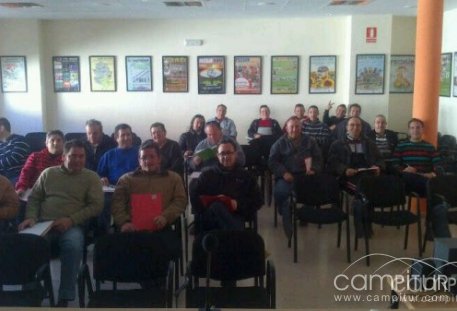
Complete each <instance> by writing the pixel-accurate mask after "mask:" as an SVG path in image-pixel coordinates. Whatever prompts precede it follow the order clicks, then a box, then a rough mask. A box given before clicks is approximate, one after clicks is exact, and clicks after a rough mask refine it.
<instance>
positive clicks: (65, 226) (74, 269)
mask: <svg viewBox="0 0 457 311" xmlns="http://www.w3.org/2000/svg"><path fill="white" fill-rule="evenodd" d="M85 163H86V153H85V149H84V144H83V143H82V142H81V141H79V140H71V141H69V142H67V143H65V146H64V152H63V165H62V166H54V167H50V168H47V169H46V170H44V171H43V172H42V173H41V175H40V177H39V178H38V180H37V181H36V183H35V185H34V186H33V188H32V194H31V195H30V197H29V199H28V202H27V212H26V219H25V220H24V221H23V222H22V223H21V224H19V230H23V229H25V228H27V227H32V226H33V225H35V223H37V222H39V221H46V220H53V223H52V226H51V230H50V231H49V232H48V233H47V234H46V236H45V237H46V238H47V239H49V240H50V242H51V245H53V244H54V243H56V244H58V246H59V256H60V260H61V271H60V288H59V301H58V306H59V307H66V306H67V305H68V301H70V300H74V299H75V285H76V277H77V273H78V269H79V266H80V263H81V260H82V256H83V249H84V230H83V228H82V225H83V224H84V223H85V222H86V221H87V220H88V219H90V218H92V217H95V216H97V215H98V214H99V213H100V212H101V211H102V208H103V190H102V185H101V183H100V179H99V178H98V175H97V174H96V173H95V172H92V171H90V170H88V169H86V168H84V166H85Z"/></svg>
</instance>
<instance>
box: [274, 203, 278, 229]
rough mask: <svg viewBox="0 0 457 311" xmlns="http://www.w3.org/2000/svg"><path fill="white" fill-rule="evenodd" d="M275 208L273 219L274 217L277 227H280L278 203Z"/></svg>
mask: <svg viewBox="0 0 457 311" xmlns="http://www.w3.org/2000/svg"><path fill="white" fill-rule="evenodd" d="M274 206H275V207H274V209H273V219H274V224H275V228H276V227H278V206H277V205H276V203H275V204H274Z"/></svg>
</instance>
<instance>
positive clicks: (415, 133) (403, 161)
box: [393, 118, 440, 196]
mask: <svg viewBox="0 0 457 311" xmlns="http://www.w3.org/2000/svg"><path fill="white" fill-rule="evenodd" d="M408 132H409V136H410V138H409V140H407V141H405V142H401V143H399V144H398V145H397V148H395V151H394V153H393V157H394V165H395V167H396V168H397V170H398V171H399V172H401V174H402V177H403V179H404V180H405V184H406V190H407V191H415V192H417V193H418V194H419V195H421V196H425V194H426V186H427V181H428V179H430V178H433V177H436V171H437V168H438V167H437V165H438V164H439V162H440V157H439V154H438V152H437V151H436V149H435V147H434V146H433V145H432V144H430V143H428V142H426V141H424V140H423V139H422V134H423V132H424V122H422V120H419V119H416V118H413V119H411V120H410V121H409V122H408Z"/></svg>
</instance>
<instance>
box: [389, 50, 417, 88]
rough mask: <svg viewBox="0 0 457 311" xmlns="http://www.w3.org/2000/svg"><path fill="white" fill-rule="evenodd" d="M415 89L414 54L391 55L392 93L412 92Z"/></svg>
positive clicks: (390, 86)
mask: <svg viewBox="0 0 457 311" xmlns="http://www.w3.org/2000/svg"><path fill="white" fill-rule="evenodd" d="M413 90H414V55H391V56H390V85H389V92H390V93H412V92H413Z"/></svg>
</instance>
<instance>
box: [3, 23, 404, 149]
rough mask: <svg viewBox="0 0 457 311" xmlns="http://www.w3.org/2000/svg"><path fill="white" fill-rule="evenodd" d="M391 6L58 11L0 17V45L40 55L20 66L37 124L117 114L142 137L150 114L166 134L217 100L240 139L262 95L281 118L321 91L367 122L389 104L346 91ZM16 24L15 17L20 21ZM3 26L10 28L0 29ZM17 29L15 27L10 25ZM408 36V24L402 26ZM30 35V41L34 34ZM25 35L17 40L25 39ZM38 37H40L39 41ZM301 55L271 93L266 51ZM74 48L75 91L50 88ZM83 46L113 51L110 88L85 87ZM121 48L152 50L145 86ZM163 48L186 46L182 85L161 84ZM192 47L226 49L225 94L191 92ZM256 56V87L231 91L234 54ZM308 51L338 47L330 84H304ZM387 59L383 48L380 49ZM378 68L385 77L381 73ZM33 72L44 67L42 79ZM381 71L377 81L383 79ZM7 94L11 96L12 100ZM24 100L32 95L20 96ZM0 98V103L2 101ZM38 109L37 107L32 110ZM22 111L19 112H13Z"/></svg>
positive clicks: (385, 27)
mask: <svg viewBox="0 0 457 311" xmlns="http://www.w3.org/2000/svg"><path fill="white" fill-rule="evenodd" d="M392 24H393V23H392V17H391V16H369V17H360V16H358V17H331V18H330V17H329V18H316V19H298V18H290V19H256V20H237V19H227V20H205V21H201V20H127V21H126V20H82V21H79V20H75V21H72V20H64V21H59V20H55V21H43V22H36V21H35V22H34V21H19V22H18V21H12V20H1V21H0V29H1V30H0V39H1V40H2V45H1V48H0V52H1V54H2V55H7V54H22V55H23V54H26V56H27V60H28V62H29V63H31V64H34V63H35V66H36V67H38V64H37V61H38V59H39V58H41V59H42V72H41V73H40V72H36V71H31V70H29V79H28V80H29V85H30V86H31V87H32V88H31V89H30V90H32V89H33V88H35V89H40V88H41V90H42V92H43V95H41V94H40V93H39V92H38V93H33V94H32V93H31V92H29V93H26V95H22V96H29V97H31V98H32V97H33V100H30V101H31V102H33V107H40V110H41V106H40V105H41V103H43V118H44V119H45V121H46V123H45V126H43V129H44V130H49V129H54V128H60V129H62V130H63V131H65V132H69V131H82V130H83V124H84V122H85V120H87V119H89V118H97V119H100V120H101V121H102V122H103V123H104V125H105V131H106V132H111V131H112V129H113V128H114V126H115V125H116V124H117V123H119V122H127V123H130V124H131V125H132V127H133V130H134V131H135V132H137V133H138V134H139V135H140V136H141V137H142V138H148V137H149V125H150V124H151V123H152V122H155V121H162V122H164V123H165V125H166V127H167V130H168V137H170V138H172V139H177V138H178V136H179V134H180V133H181V132H183V131H185V130H186V128H187V126H188V123H189V121H190V118H191V116H192V115H193V114H195V113H202V114H203V115H205V116H206V117H212V116H213V115H214V111H215V108H216V105H217V104H219V103H224V104H226V105H227V106H228V116H229V117H231V118H232V119H234V120H235V123H236V124H237V127H238V131H239V140H240V141H241V142H242V143H244V142H245V136H246V131H247V128H248V126H249V124H250V122H251V121H252V119H254V118H256V117H257V115H258V107H259V105H261V104H268V105H269V106H270V107H271V110H272V116H273V117H274V118H276V119H278V121H280V122H283V121H284V120H285V119H286V118H287V117H289V116H290V115H291V114H292V111H293V107H294V105H295V104H296V103H298V102H301V103H303V104H305V105H306V106H309V105H311V104H315V105H318V106H319V107H321V108H322V109H323V108H324V107H325V106H326V104H327V102H328V101H329V100H333V101H335V102H337V103H346V104H349V103H351V102H354V101H356V102H358V103H360V104H361V105H362V107H363V117H364V118H365V119H366V120H367V121H369V122H371V121H372V120H373V117H374V116H375V115H376V114H378V113H380V112H382V113H385V114H388V112H389V105H388V102H389V96H388V93H387V92H388V90H387V88H386V92H385V94H384V95H368V96H367V95H365V96H361V95H357V96H356V95H354V68H355V55H356V54H359V53H385V54H389V53H390V50H391V40H392V39H391V32H392V27H393V26H392ZM19 26H20V27H19ZM368 26H376V27H378V42H377V43H376V44H367V43H365V29H366V27H368ZM5 27H6V28H7V29H9V31H10V32H11V33H12V35H11V36H8V35H7V34H8V32H6V31H3V29H5ZM16 27H17V28H18V29H22V28H23V29H24V32H26V34H25V36H26V38H27V39H30V40H20V41H19V40H16V39H15V38H17V35H19V33H17V31H16ZM18 31H19V30H18ZM405 35H406V36H408V35H409V34H405ZM189 38H190V39H203V40H204V44H203V46H200V47H185V46H184V44H183V42H184V39H189ZM37 41H38V42H37ZM24 45H26V47H24ZM40 46H42V48H41V51H40V48H39V47H40ZM281 54H282V55H299V56H300V87H299V94H297V95H271V94H270V57H271V55H281ZM66 55H76V56H80V60H81V77H82V78H81V84H82V91H81V92H80V93H54V91H53V82H52V66H51V59H52V56H66ZM90 55H116V56H117V78H118V79H117V82H118V83H117V84H118V91H117V92H113V93H94V92H91V91H90V79H89V64H88V57H89V56H90ZM126 55H152V57H153V83H154V90H153V92H141V93H138V92H126V87H125V64H124V59H125V56H126ZM163 55H187V56H189V62H190V68H189V76H190V83H189V93H179V94H178V93H163V92H162V76H161V74H162V73H161V71H162V65H161V58H162V56H163ZM198 55H225V56H226V64H227V73H226V81H227V83H226V85H227V86H226V90H227V93H226V94H224V95H198V93H197V72H196V67H197V64H196V61H197V56H198ZM235 55H261V56H263V86H262V93H263V94H262V95H234V94H233V56H235ZM310 55H337V57H338V68H337V93H336V94H321V95H314V94H313V95H310V94H308V67H309V65H308V63H309V56H310ZM386 69H388V57H386ZM387 73H388V72H386V77H388V74H387ZM41 76H42V77H43V79H42V81H43V83H41ZM387 82H388V81H387V80H386V85H387ZM8 96H9V97H11V99H10V100H9V102H8V105H6V104H5V105H4V106H5V109H3V108H2V113H3V114H4V115H5V116H6V117H8V118H10V119H11V121H12V123H13V124H14V125H15V127H16V128H17V130H16V132H19V133H26V132H28V131H30V130H31V129H32V128H31V124H29V122H28V121H27V120H26V119H24V118H22V117H21V116H19V114H18V113H15V114H12V111H13V108H14V109H19V107H22V106H20V105H19V104H18V100H19V98H20V96H21V95H20V94H14V95H8ZM13 99H14V100H13ZM27 104H28V105H29V106H32V104H31V103H29V102H27ZM2 107H3V105H2ZM40 112H41V111H40ZM21 113H28V112H22V111H21Z"/></svg>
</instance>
